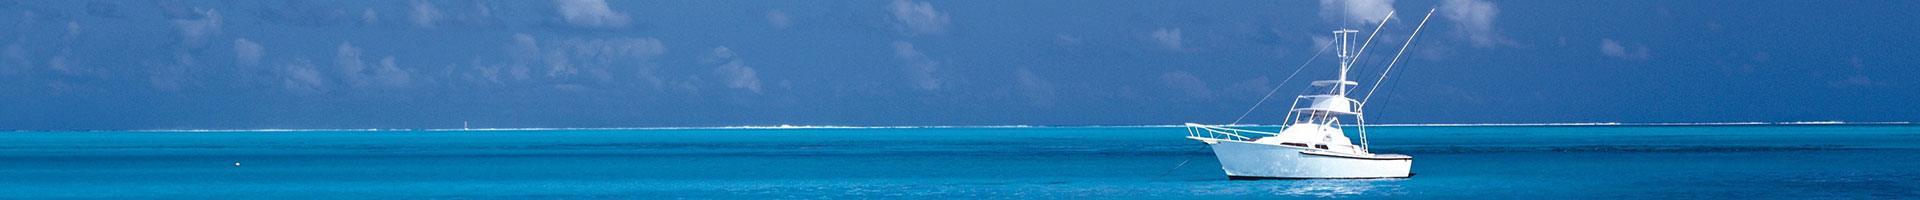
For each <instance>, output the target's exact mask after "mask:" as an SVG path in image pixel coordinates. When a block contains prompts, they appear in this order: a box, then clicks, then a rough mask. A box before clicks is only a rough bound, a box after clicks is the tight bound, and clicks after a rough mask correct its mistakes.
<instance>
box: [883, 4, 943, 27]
mask: <svg viewBox="0 0 1920 200" xmlns="http://www.w3.org/2000/svg"><path fill="white" fill-rule="evenodd" d="M887 9H888V10H889V11H891V12H892V13H893V22H894V27H895V28H898V29H900V30H901V31H904V32H906V33H907V34H908V35H923V34H940V33H945V32H946V31H947V24H949V23H951V21H952V19H951V18H949V17H947V14H946V13H941V12H940V11H939V10H934V9H933V4H931V3H927V2H913V1H911V0H894V1H893V4H889V5H887Z"/></svg>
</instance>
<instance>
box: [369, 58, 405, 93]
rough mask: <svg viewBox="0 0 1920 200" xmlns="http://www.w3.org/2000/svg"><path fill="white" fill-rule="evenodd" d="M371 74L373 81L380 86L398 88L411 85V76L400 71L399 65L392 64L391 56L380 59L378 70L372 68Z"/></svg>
mask: <svg viewBox="0 0 1920 200" xmlns="http://www.w3.org/2000/svg"><path fill="white" fill-rule="evenodd" d="M373 72H374V76H373V77H372V78H373V80H375V81H378V82H377V83H380V84H382V85H386V86H390V87H398V86H408V85H412V84H413V75H412V74H409V73H408V72H407V71H406V70H402V69H400V65H399V64H395V63H394V61H393V56H387V58H382V59H380V65H379V68H374V71H373Z"/></svg>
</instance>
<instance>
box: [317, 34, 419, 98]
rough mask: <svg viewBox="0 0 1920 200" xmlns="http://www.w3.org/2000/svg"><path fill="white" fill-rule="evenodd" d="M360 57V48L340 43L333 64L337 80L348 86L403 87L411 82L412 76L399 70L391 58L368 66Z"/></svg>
mask: <svg viewBox="0 0 1920 200" xmlns="http://www.w3.org/2000/svg"><path fill="white" fill-rule="evenodd" d="M360 57H361V52H360V48H358V47H354V46H353V44H352V43H340V47H339V48H337V49H336V51H335V54H334V59H333V64H334V65H335V66H336V67H338V68H339V69H340V77H339V79H340V80H341V81H342V82H346V83H347V84H348V85H349V86H353V87H355V88H361V87H367V86H384V87H404V86H408V84H411V83H412V82H413V81H412V80H413V78H412V75H411V74H408V72H407V71H406V70H401V69H400V67H399V66H398V65H396V64H395V63H394V61H393V57H392V56H388V57H387V58H385V59H381V60H380V63H379V64H378V65H368V64H367V63H366V61H365V60H362V59H361V58H360Z"/></svg>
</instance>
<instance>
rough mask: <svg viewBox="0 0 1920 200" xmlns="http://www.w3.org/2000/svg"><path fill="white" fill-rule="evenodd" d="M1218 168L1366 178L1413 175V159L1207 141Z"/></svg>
mask: <svg viewBox="0 0 1920 200" xmlns="http://www.w3.org/2000/svg"><path fill="white" fill-rule="evenodd" d="M1210 145H1211V146H1212V147H1213V154H1214V156H1216V157H1219V159H1220V168H1221V169H1222V170H1225V171H1226V172H1227V177H1228V178H1229V179H1233V180H1253V179H1366V178H1405V177H1409V176H1413V173H1412V169H1413V158H1412V157H1407V156H1403V155H1365V156H1362V155H1346V154H1336V153H1327V152H1321V151H1319V150H1314V149H1307V148H1295V147H1288V146H1278V145H1271V144H1261V143H1250V142H1242V141H1231V140H1227V141H1217V142H1211V144H1210Z"/></svg>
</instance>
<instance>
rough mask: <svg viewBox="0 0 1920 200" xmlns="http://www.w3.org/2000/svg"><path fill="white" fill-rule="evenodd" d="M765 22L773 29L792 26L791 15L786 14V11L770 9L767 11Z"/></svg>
mask: <svg viewBox="0 0 1920 200" xmlns="http://www.w3.org/2000/svg"><path fill="white" fill-rule="evenodd" d="M767 24H769V25H773V28H774V29H781V30H786V29H787V27H792V26H793V17H791V16H787V12H781V11H780V10H770V11H767Z"/></svg>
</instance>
